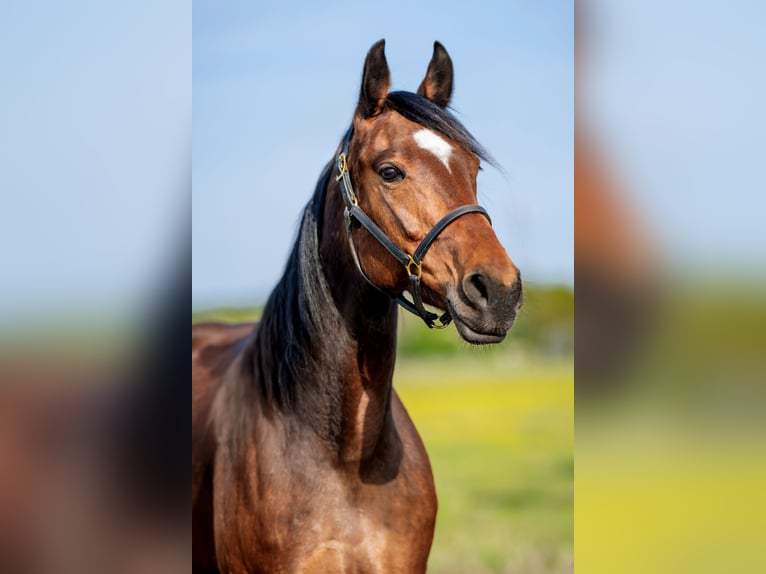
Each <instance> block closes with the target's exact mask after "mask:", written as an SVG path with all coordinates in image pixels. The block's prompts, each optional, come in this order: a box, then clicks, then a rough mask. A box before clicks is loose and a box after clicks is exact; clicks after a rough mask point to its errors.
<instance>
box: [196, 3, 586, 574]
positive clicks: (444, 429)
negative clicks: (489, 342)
mask: <svg viewBox="0 0 766 574" xmlns="http://www.w3.org/2000/svg"><path fill="white" fill-rule="evenodd" d="M573 19H574V12H573V6H572V4H571V3H568V2H550V3H539V2H538V3H535V2H489V3H483V4H481V5H476V6H471V8H470V9H468V8H467V6H466V5H465V4H464V3H459V2H446V3H445V2H438V3H436V2H418V3H411V2H410V3H406V2H398V1H396V2H389V3H386V4H385V5H373V4H366V3H351V2H323V3H310V2H287V3H284V2H279V3H277V2H258V3H250V2H230V3H227V4H225V5H224V6H222V5H221V4H220V3H214V2H206V1H195V2H194V24H193V26H194V28H193V40H192V41H193V94H194V119H193V121H194V163H193V168H192V171H193V184H194V185H193V202H194V207H193V229H192V239H193V254H192V258H193V282H192V285H193V289H192V295H193V309H194V313H193V320H205V319H223V320H230V321H240V320H250V319H254V318H257V317H258V315H259V308H260V306H261V305H262V304H263V303H264V302H265V300H266V297H267V296H268V294H269V292H270V290H271V288H272V287H273V286H274V284H275V283H276V281H277V280H278V278H279V277H280V275H281V273H282V269H283V267H284V263H285V261H286V259H287V255H288V252H289V250H290V248H291V246H292V244H293V241H294V240H295V234H296V226H297V223H298V218H299V216H300V214H301V212H302V210H303V207H304V206H305V204H306V202H307V201H308V199H309V197H310V196H311V194H312V193H313V190H314V186H315V184H316V180H317V178H318V176H319V173H320V172H321V170H322V168H323V167H324V165H325V164H326V163H327V162H328V161H329V160H330V159H332V156H333V153H334V151H335V149H336V147H337V145H338V143H339V142H340V140H341V138H342V136H343V134H344V132H345V130H346V129H347V127H348V125H349V123H350V121H351V118H352V114H353V111H354V109H355V107H356V103H357V100H358V95H359V88H360V82H361V74H362V65H363V62H364V57H365V55H366V54H367V51H368V50H369V48H370V46H371V45H372V44H373V43H374V42H376V41H377V40H378V39H380V38H385V39H386V57H387V60H388V64H389V67H390V70H391V80H392V89H394V90H396V89H403V90H409V91H414V90H415V89H417V87H418V85H419V84H420V82H421V80H422V79H423V76H424V75H425V71H426V67H427V66H428V62H429V60H430V58H431V54H432V51H433V42H434V41H435V40H438V41H440V42H441V43H442V44H443V45H444V46H445V47H446V49H447V50H448V52H449V53H450V56H451V57H452V59H453V63H454V67H455V90H454V95H453V99H452V102H451V106H452V108H453V110H454V113H455V114H456V116H457V118H458V119H459V120H460V121H462V122H463V123H464V125H465V126H466V127H467V128H468V129H469V130H470V131H471V133H473V135H474V136H475V137H476V138H477V139H478V141H479V142H480V143H482V144H483V145H485V146H486V147H487V148H488V149H489V151H490V153H491V154H492V155H493V156H494V157H495V159H496V160H497V161H498V163H499V164H500V165H501V167H502V169H501V170H497V169H493V168H491V167H489V166H485V169H484V170H483V171H482V172H481V173H480V175H479V182H478V183H479V202H480V203H481V204H482V205H484V206H485V207H486V208H487V209H488V211H489V212H490V214H491V215H492V219H493V227H494V229H495V231H496V233H497V235H498V237H499V239H500V241H501V243H502V244H503V245H504V246H505V247H506V250H507V251H508V253H509V255H510V256H511V257H512V259H513V260H514V262H515V263H516V265H518V267H519V268H520V269H521V272H522V275H523V277H524V280H525V287H526V292H525V303H524V308H523V309H522V313H521V315H520V317H519V320H518V321H517V324H516V326H515V327H514V328H513V330H512V332H511V333H510V335H509V336H508V338H507V339H506V341H504V342H503V343H502V344H501V345H499V346H497V347H495V348H490V349H486V348H482V349H475V348H470V347H469V346H468V345H467V344H465V343H462V342H461V340H460V337H459V335H458V334H457V332H456V331H455V330H454V329H453V328H451V327H450V328H449V329H447V330H445V331H443V332H437V331H432V330H429V329H427V328H426V327H425V326H424V325H423V324H422V322H421V321H419V320H418V319H417V318H414V317H410V316H405V314H402V315H401V316H400V334H399V350H398V359H397V365H396V372H395V375H394V386H395V388H396V390H397V392H399V394H400V396H401V397H402V400H403V402H404V404H405V406H406V408H407V409H408V411H409V413H410V415H411V416H412V418H413V420H414V422H415V425H416V427H417V428H418V431H419V432H420V433H421V435H422V437H423V439H424V442H425V444H426V448H427V450H428V453H429V456H430V459H431V462H432V465H433V469H434V475H435V480H436V488H437V494H438V497H439V512H438V515H437V525H436V534H435V539H434V546H433V551H432V553H431V557H430V560H429V572H433V573H436V574H438V573H464V572H471V573H475V574H482V573H490V572H492V573H505V572H515V573H529V574H532V573H564V572H571V569H572V556H573V549H572V545H573V473H574V463H573V458H572V449H573V400H574V389H573V349H574V341H573V332H574V325H573V319H574V315H573V311H574V301H573V291H572V289H573V273H574V269H573V258H572V251H573V216H572V212H573V196H572V180H573V128H574V110H573V92H574V62H573V34H574V30H573ZM413 319H414V320H413Z"/></svg>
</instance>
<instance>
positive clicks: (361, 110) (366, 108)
mask: <svg viewBox="0 0 766 574" xmlns="http://www.w3.org/2000/svg"><path fill="white" fill-rule="evenodd" d="M385 48H386V41H385V40H378V41H377V42H376V43H375V44H374V45H373V46H372V48H370V51H369V52H367V58H366V59H365V61H364V73H363V74H362V90H361V93H360V94H359V105H358V106H357V108H356V114H357V115H358V116H360V117H361V118H363V119H367V118H371V117H372V116H374V115H376V114H378V113H380V111H381V110H382V109H383V105H384V104H385V102H386V96H387V95H388V88H389V86H390V85H391V77H390V74H389V72H388V63H387V62H386V54H385Z"/></svg>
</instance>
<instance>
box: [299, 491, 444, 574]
mask: <svg viewBox="0 0 766 574" xmlns="http://www.w3.org/2000/svg"><path fill="white" fill-rule="evenodd" d="M349 482H350V483H349ZM292 500H293V501H294V502H295V503H296V504H295V506H294V508H293V509H292V512H290V513H289V515H288V516H285V519H287V520H288V521H289V524H285V532H289V534H287V536H286V539H287V540H289V541H291V542H290V543H288V545H287V546H286V547H285V551H286V553H287V554H292V557H291V560H289V561H290V562H292V563H293V565H294V566H293V567H292V568H291V569H290V571H294V572H357V573H370V574H372V573H378V572H381V573H382V572H417V571H418V570H419V568H418V567H417V564H418V563H419V562H421V561H423V556H424V555H427V548H428V547H429V546H430V537H429V538H428V542H427V543H424V542H423V541H421V540H420V539H419V536H422V535H423V532H422V531H423V530H428V528H427V526H428V525H429V523H430V521H431V520H432V516H433V509H431V508H428V507H427V505H424V504H423V501H422V500H418V499H417V495H416V493H415V492H413V490H412V488H411V485H410V484H408V482H407V481H406V480H405V479H404V478H402V480H400V481H392V482H391V483H388V484H385V485H365V484H361V483H355V482H354V481H353V480H352V481H349V480H348V479H347V478H345V477H337V476H330V477H325V479H324V480H322V481H321V487H320V488H317V489H315V490H313V491H312V494H311V496H310V497H306V498H303V497H302V496H301V495H300V494H298V493H294V496H293V498H292ZM299 501H300V502H301V503H302V506H299V505H298V502H299ZM296 541H300V542H298V543H295V544H294V543H293V542H296ZM424 547H425V548H426V550H425V552H423V549H424Z"/></svg>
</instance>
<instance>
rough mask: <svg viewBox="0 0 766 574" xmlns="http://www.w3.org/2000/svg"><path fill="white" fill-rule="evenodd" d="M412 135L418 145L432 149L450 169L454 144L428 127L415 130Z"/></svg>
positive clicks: (425, 148)
mask: <svg viewBox="0 0 766 574" xmlns="http://www.w3.org/2000/svg"><path fill="white" fill-rule="evenodd" d="M412 137H414V138H415V143H417V144H418V147H421V148H423V149H424V150H428V151H430V152H431V153H432V154H434V155H435V156H436V157H438V158H439V159H440V160H441V162H442V163H443V164H444V165H446V166H447V169H449V156H450V155H451V154H452V146H451V145H449V144H448V143H447V142H446V141H445V140H444V138H441V137H439V136H438V135H436V134H435V133H434V132H432V131H431V130H429V129H426V128H423V129H422V130H420V131H417V132H415V133H414V134H413V136H412ZM450 171H451V170H450Z"/></svg>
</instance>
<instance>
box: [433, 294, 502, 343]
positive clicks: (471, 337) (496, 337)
mask: <svg viewBox="0 0 766 574" xmlns="http://www.w3.org/2000/svg"><path fill="white" fill-rule="evenodd" d="M448 306H449V313H450V315H451V316H452V321H453V322H454V323H455V328H456V329H457V332H458V333H460V336H461V337H462V338H463V340H464V341H466V342H467V343H471V344H472V345H494V344H496V343H499V342H500V341H502V340H503V339H505V335H506V334H507V333H508V330H509V329H510V328H511V326H512V325H513V322H511V325H509V326H508V327H507V328H495V329H485V328H480V327H477V326H472V325H470V324H469V320H468V319H467V318H465V316H464V315H461V314H460V312H459V311H458V310H457V309H455V305H453V304H452V302H451V301H448Z"/></svg>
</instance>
